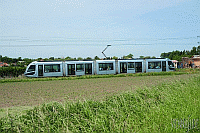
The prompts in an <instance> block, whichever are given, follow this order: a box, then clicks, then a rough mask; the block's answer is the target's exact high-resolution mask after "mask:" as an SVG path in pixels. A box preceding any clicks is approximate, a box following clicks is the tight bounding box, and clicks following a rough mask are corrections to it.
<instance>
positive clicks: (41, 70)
mask: <svg viewBox="0 0 200 133" xmlns="http://www.w3.org/2000/svg"><path fill="white" fill-rule="evenodd" d="M38 76H43V65H38Z"/></svg>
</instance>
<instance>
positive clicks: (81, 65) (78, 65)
mask: <svg viewBox="0 0 200 133" xmlns="http://www.w3.org/2000/svg"><path fill="white" fill-rule="evenodd" d="M76 71H78V72H80V71H84V66H83V64H77V65H76Z"/></svg>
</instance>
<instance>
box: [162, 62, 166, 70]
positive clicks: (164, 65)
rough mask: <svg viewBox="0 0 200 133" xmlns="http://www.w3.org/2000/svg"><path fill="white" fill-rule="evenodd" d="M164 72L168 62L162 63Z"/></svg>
mask: <svg viewBox="0 0 200 133" xmlns="http://www.w3.org/2000/svg"><path fill="white" fill-rule="evenodd" d="M162 71H166V61H162Z"/></svg>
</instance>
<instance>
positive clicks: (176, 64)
mask: <svg viewBox="0 0 200 133" xmlns="http://www.w3.org/2000/svg"><path fill="white" fill-rule="evenodd" d="M172 62H173V63H174V67H175V68H178V61H177V60H172Z"/></svg>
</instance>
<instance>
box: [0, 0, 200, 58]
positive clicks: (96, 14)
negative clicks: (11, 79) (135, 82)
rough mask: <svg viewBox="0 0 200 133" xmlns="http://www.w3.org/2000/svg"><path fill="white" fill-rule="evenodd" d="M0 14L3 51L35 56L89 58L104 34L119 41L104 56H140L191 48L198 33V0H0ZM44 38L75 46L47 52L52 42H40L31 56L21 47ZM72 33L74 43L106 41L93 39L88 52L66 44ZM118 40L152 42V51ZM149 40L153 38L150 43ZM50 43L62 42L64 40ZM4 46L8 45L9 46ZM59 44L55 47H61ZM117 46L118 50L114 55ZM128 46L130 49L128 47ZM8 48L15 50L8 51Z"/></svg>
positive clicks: (24, 47)
mask: <svg viewBox="0 0 200 133" xmlns="http://www.w3.org/2000/svg"><path fill="white" fill-rule="evenodd" d="M0 18H1V19H0V36H1V42H0V45H1V46H0V47H1V48H0V51H1V53H2V55H3V56H9V57H15V56H16V57H18V56H22V57H31V58H38V57H39V56H43V57H49V56H59V57H60V56H68V55H70V56H78V57H79V56H91V57H93V56H94V55H95V54H96V55H99V56H102V55H100V54H99V53H100V52H99V53H98V54H97V51H99V50H100V49H102V50H103V49H104V47H105V46H106V45H107V43H109V42H110V41H108V42H107V41H105V40H109V39H110V40H113V39H114V40H115V39H118V42H116V41H111V44H112V45H113V46H115V44H118V48H117V47H114V48H113V49H111V48H109V49H110V50H111V51H109V52H110V55H109V56H112V55H113V54H115V55H117V56H123V55H121V54H125V55H127V54H129V53H128V52H131V50H132V51H133V52H132V53H133V54H134V55H135V56H136V57H137V56H139V55H150V56H159V55H160V52H168V51H172V50H176V49H178V50H183V49H188V50H190V49H191V48H192V47H193V46H198V44H197V41H198V40H197V36H200V1H198V0H95V1H94V0H29V1H27V0H9V1H5V0H0ZM5 37H10V38H12V37H13V38H16V37H17V38H18V39H24V38H26V39H28V41H25V42H24V41H21V45H23V47H21V46H18V47H13V46H14V45H20V42H19V41H18V42H16V41H12V40H11V41H10V40H6V41H5ZM44 38H45V39H46V40H48V39H49V38H62V39H63V40H65V39H66V40H65V43H64V46H66V47H69V46H68V45H70V47H74V51H73V50H69V51H67V52H68V54H65V53H64V51H63V53H62V54H57V53H58V52H56V51H55V50H53V51H47V50H50V49H52V47H48V46H46V47H41V48H44V50H42V51H37V48H36V49H35V50H36V51H35V52H36V53H37V54H35V55H34V54H30V53H21V52H20V51H24V52H25V51H27V50H26V49H30V48H32V47H30V44H33V40H35V39H39V40H41V39H44ZM72 38H74V39H77V40H79V41H78V42H79V44H82V43H83V42H81V41H88V40H84V39H92V40H93V42H94V40H95V39H100V40H98V41H99V42H100V41H102V42H104V43H105V44H104V43H101V44H102V45H103V46H97V45H95V43H94V45H95V46H92V43H91V45H90V46H92V47H95V48H97V49H98V48H99V49H98V50H97V49H96V50H95V48H93V51H88V52H89V53H91V54H88V53H87V54H86V53H84V51H85V49H88V48H84V47H83V48H81V47H78V46H77V45H76V46H74V45H75V43H71V42H69V43H67V39H72ZM171 38H176V39H178V40H179V43H176V44H175V45H176V46H173V45H171V44H169V43H168V42H169V41H171V40H170V39H171ZM186 38H190V39H189V40H190V41H191V43H190V42H189V41H188V40H187V42H188V44H185V45H184V46H181V45H182V42H185V39H186ZM191 38H193V39H192V40H191ZM119 39H122V41H123V40H128V41H129V42H123V43H130V44H137V42H139V43H142V44H144V43H154V46H152V47H151V46H149V48H150V50H151V51H155V52H156V53H155V52H149V51H148V50H149V49H147V47H144V46H143V45H141V47H139V46H132V47H131V48H130V46H127V48H125V45H123V46H119V45H120V42H119ZM152 39H154V40H157V41H156V42H155V41H154V42H152ZM167 39H168V41H166V40H167ZM130 40H131V42H130ZM141 40H144V41H141ZM158 40H159V41H158ZM161 40H165V41H161ZM76 42H77V41H76ZM35 43H36V42H34V44H35ZM54 43H55V44H56V45H62V43H63V42H54ZM42 44H43V45H47V42H44V41H43V43H38V45H42ZM48 44H49V42H48ZM73 44H74V45H73ZM155 44H157V45H155ZM8 45H10V47H9V48H8ZM26 45H27V47H26ZM64 46H63V47H62V48H61V47H60V49H64ZM87 47H89V46H87ZM136 47H137V49H136ZM151 48H152V49H151ZM11 49H12V50H11ZM45 49H46V51H45ZM72 49H73V48H72ZM77 49H82V50H80V51H79V50H77ZM109 49H108V50H109ZM117 49H119V51H118V50H117ZM120 49H121V54H119V52H120ZM128 49H129V50H130V49H131V50H130V51H128ZM135 49H136V51H135ZM155 49H156V50H155ZM13 50H15V51H18V52H13ZM58 50H59V49H58ZM66 50H68V48H66ZM165 50H166V51H165ZM138 51H139V52H138ZM44 52H45V53H46V54H44ZM109 52H108V53H109ZM111 53H112V54H111ZM29 54H30V55H29ZM113 56H114V55H113Z"/></svg>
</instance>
